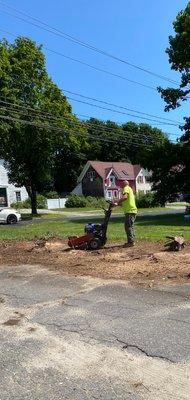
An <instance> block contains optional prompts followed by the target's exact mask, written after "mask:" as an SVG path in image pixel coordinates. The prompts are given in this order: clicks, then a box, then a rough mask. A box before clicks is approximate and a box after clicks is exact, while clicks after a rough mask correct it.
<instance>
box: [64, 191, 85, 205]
mask: <svg viewBox="0 0 190 400" xmlns="http://www.w3.org/2000/svg"><path fill="white" fill-rule="evenodd" d="M65 207H67V208H80V207H81V208H82V207H86V198H85V197H84V196H79V195H77V194H70V195H69V196H68V198H67V200H66V203H65Z"/></svg>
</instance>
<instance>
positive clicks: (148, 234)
mask: <svg viewBox="0 0 190 400" xmlns="http://www.w3.org/2000/svg"><path fill="white" fill-rule="evenodd" d="M86 223H87V221H82V220H76V221H69V220H63V221H48V220H43V222H39V223H34V222H30V223H29V224H23V225H22V224H20V225H19V224H18V225H13V226H8V225H0V239H1V240H12V239H14V240H16V239H17V240H21V239H34V238H37V237H42V236H47V237H50V236H61V237H67V236H69V235H75V234H76V235H82V234H83V232H84V225H85V224H86ZM135 226H136V236H137V239H138V240H142V239H144V240H150V241H164V240H165V236H166V235H180V234H183V235H184V237H185V238H186V240H190V222H185V220H184V216H183V215H182V214H175V215H160V216H155V217H154V216H151V215H150V216H148V217H140V216H139V217H138V218H137V220H136V224H135ZM108 238H109V240H112V241H113V240H125V233H124V227H123V218H122V217H120V218H119V217H118V218H115V219H114V220H111V221H110V224H109V228H108Z"/></svg>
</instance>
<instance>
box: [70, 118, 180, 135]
mask: <svg viewBox="0 0 190 400" xmlns="http://www.w3.org/2000/svg"><path fill="white" fill-rule="evenodd" d="M75 115H77V116H78V117H83V118H87V119H97V120H98V121H101V122H104V123H106V122H107V121H108V120H104V119H101V120H100V119H99V118H96V117H93V116H92V115H86V114H75ZM111 122H113V123H116V124H117V125H119V126H120V127H121V128H122V125H123V123H120V122H115V121H111ZM90 124H91V123H90ZM124 124H125V123H124ZM157 125H159V124H157ZM161 125H162V124H161ZM95 126H97V125H95ZM151 128H152V129H159V128H157V127H151ZM108 129H109V128H108ZM110 129H111V128H110ZM113 129H114V128H113ZM129 133H130V132H129ZM162 133H164V134H166V135H171V136H172V135H173V136H179V135H178V133H173V132H162Z"/></svg>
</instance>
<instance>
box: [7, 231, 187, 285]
mask: <svg viewBox="0 0 190 400" xmlns="http://www.w3.org/2000/svg"><path fill="white" fill-rule="evenodd" d="M0 264H7V265H18V264H41V265H44V266H46V267H48V268H50V269H52V270H58V271H59V272H63V273H64V274H65V273H66V274H72V275H89V276H93V277H101V278H111V279H125V280H130V281H131V282H132V283H134V284H144V283H145V282H146V283H147V281H148V284H149V285H152V284H154V283H155V282H157V281H159V280H162V281H163V280H164V281H166V282H167V281H169V282H170V283H171V281H172V282H175V281H176V280H177V281H178V282H179V280H180V281H184V280H185V281H186V280H189V279H190V248H189V247H188V246H187V247H186V248H185V250H183V251H181V252H168V251H165V250H164V246H163V245H162V244H156V243H150V242H139V243H137V245H136V246H135V247H133V248H123V247H122V245H121V244H120V243H114V244H108V245H107V246H106V247H105V248H104V249H101V250H98V251H94V252H90V251H85V250H71V249H68V247H67V241H66V240H65V239H61V238H51V239H49V240H47V241H46V240H44V239H40V240H39V239H38V240H36V241H33V242H32V241H19V242H15V241H9V242H8V241H7V242H1V243H0Z"/></svg>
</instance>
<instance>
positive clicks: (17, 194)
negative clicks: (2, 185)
mask: <svg viewBox="0 0 190 400" xmlns="http://www.w3.org/2000/svg"><path fill="white" fill-rule="evenodd" d="M15 194H16V201H21V192H20V191H18V192H15Z"/></svg>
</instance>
